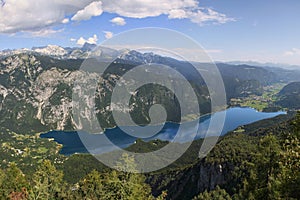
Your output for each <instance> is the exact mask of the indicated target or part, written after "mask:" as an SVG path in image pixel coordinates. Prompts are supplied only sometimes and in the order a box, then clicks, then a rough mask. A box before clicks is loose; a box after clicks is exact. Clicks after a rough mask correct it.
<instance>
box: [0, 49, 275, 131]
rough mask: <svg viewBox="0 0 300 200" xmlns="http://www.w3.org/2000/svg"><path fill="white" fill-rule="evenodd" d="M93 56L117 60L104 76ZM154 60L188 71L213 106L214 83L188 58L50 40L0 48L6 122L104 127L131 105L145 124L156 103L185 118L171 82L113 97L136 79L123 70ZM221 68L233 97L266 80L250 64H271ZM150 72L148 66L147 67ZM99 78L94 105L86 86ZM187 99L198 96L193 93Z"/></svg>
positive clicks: (2, 121)
mask: <svg viewBox="0 0 300 200" xmlns="http://www.w3.org/2000/svg"><path fill="white" fill-rule="evenodd" d="M95 48H96V49H95ZM93 56H97V57H100V58H101V59H102V61H103V63H102V64H103V66H105V65H106V64H107V63H108V62H109V63H111V64H110V68H109V70H106V72H105V75H104V76H103V77H102V76H101V77H100V76H99V75H97V74H96V73H87V72H83V71H82V70H79V69H80V66H81V64H82V63H83V61H84V59H88V60H89V59H91V60H92V57H93ZM112 60H113V62H111V61H112ZM152 63H157V64H159V65H167V66H170V67H172V68H173V69H175V70H177V71H178V72H179V73H180V74H182V75H183V76H184V77H185V79H186V80H188V81H189V82H190V84H191V86H192V87H193V90H194V91H195V93H196V95H197V98H198V102H197V103H199V107H200V111H201V114H205V113H209V112H211V107H210V96H209V93H208V89H207V87H206V85H205V83H204V81H203V79H202V78H201V76H200V78H199V73H198V72H197V70H196V69H195V68H193V67H192V65H191V64H190V63H188V62H183V61H178V60H175V59H173V58H167V57H162V56H159V55H156V54H153V53H140V52H137V51H130V50H120V51H117V50H113V49H110V48H106V47H95V46H94V45H89V44H86V45H84V46H83V47H82V48H62V47H59V46H54V45H48V46H46V47H39V48H33V49H32V50H28V49H20V50H5V51H2V52H0V125H1V126H2V127H6V128H8V129H11V130H14V131H16V132H40V131H45V130H49V129H58V130H66V129H67V130H73V129H81V128H82V127H83V126H84V125H85V127H91V128H92V129H93V124H95V122H96V123H99V124H100V125H101V127H102V128H108V127H113V126H115V125H116V123H115V121H114V119H113V115H112V111H118V112H122V113H125V112H128V111H129V112H130V115H131V117H132V119H133V121H134V122H135V123H137V124H141V125H144V124H148V123H150V116H149V109H150V107H151V106H152V105H154V104H162V105H163V107H164V108H165V110H166V111H167V113H168V116H167V121H174V122H180V120H181V113H180V105H179V102H178V100H176V95H175V94H174V93H173V92H172V90H169V89H168V88H161V87H158V86H153V85H152V86H151V87H150V86H149V85H148V86H145V87H141V88H139V89H138V90H137V91H134V92H133V91H131V93H132V94H131V100H130V101H131V103H130V106H129V107H125V106H124V105H121V104H118V103H111V97H112V92H113V89H114V88H115V86H116V84H117V82H118V81H119V82H121V83H122V84H125V85H127V86H130V85H135V80H134V78H132V79H131V80H123V77H122V76H123V75H124V74H125V73H126V72H128V71H129V70H130V69H132V68H134V67H135V66H137V65H150V64H152ZM201 66H202V64H201ZM100 67H102V65H101V66H100ZM152 67H156V66H155V65H153V66H152ZM199 67H200V66H199ZM203 67H204V68H205V69H206V68H208V69H209V65H206V64H203ZM219 68H220V71H221V74H222V76H223V79H224V83H225V87H226V93H227V96H228V97H235V96H247V95H250V94H252V93H255V94H256V93H259V91H258V88H260V80H252V79H253V78H254V77H251V80H248V79H247V76H245V74H247V73H249V70H250V71H251V72H253V71H256V72H257V73H263V75H262V76H261V77H266V76H267V75H268V74H269V73H268V72H266V70H261V69H257V68H249V67H248V66H247V67H239V70H237V71H238V72H237V73H235V74H234V76H231V75H230V73H229V71H231V70H232V68H233V66H231V67H228V66H227V65H226V66H225V67H224V66H223V67H220V66H219ZM226 68H228V70H226ZM153 69H154V70H153V71H154V72H152V73H153V74H155V77H157V76H161V74H163V75H162V77H159V78H160V79H161V80H171V83H170V82H169V83H168V85H169V87H170V88H176V90H177V91H176V92H177V93H180V95H182V96H184V95H188V94H186V91H183V90H180V88H181V87H177V86H178V85H180V84H181V83H182V82H181V80H182V79H181V80H180V78H178V77H175V78H174V77H173V76H175V75H174V73H169V72H166V73H159V72H158V71H159V70H158V71H157V70H156V71H155V68H153ZM206 71H207V70H206ZM145 73H148V71H147V70H145ZM95 80H96V81H97V82H98V83H100V84H98V85H97V88H93V89H95V90H96V93H95V94H93V95H94V96H95V104H96V105H95V106H94V107H93V105H94V104H93V103H92V102H91V99H90V98H89V97H90V94H85V92H86V91H85V90H86V89H88V91H89V90H91V91H92V88H89V87H90V85H91V84H90V83H92V82H93V81H95ZM74 82H77V83H78V82H79V83H80V85H75V86H74ZM228 88H229V89H228ZM88 91H87V92H88ZM173 91H174V90H173ZM76 95H77V96H76ZM74 96H75V97H77V99H79V100H80V105H79V104H77V103H75V104H73V103H72V97H74ZM187 99H188V101H192V98H187ZM193 103H194V102H188V103H187V105H193ZM74 106H75V107H74ZM76 106H77V107H78V106H80V107H81V108H82V109H81V111H80V112H79V113H75V114H76V115H75V116H80V117H77V118H76V117H75V118H74V115H73V114H74V113H73V110H74V109H72V108H77V107H76ZM222 106H224V105H222ZM187 107H188V106H187ZM188 109H189V110H188V112H187V114H186V115H187V116H188V115H189V114H195V109H193V108H192V107H191V108H188ZM94 111H96V117H95V116H93V115H94V113H92V112H94ZM95 118H96V119H95Z"/></svg>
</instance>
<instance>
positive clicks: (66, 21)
mask: <svg viewBox="0 0 300 200" xmlns="http://www.w3.org/2000/svg"><path fill="white" fill-rule="evenodd" d="M69 22H70V20H69V18H65V19H63V20H62V21H61V23H63V24H67V23H69Z"/></svg>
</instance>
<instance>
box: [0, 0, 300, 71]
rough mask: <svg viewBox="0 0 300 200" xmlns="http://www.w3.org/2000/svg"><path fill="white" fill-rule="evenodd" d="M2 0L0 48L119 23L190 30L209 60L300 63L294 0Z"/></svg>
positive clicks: (71, 41)
mask: <svg viewBox="0 0 300 200" xmlns="http://www.w3.org/2000/svg"><path fill="white" fill-rule="evenodd" d="M37 2H39V3H37ZM74 2H76V3H74ZM1 5H2V6H1ZM0 6H1V7H0V49H1V50H3V49H9V48H10V49H15V48H31V47H33V46H45V45H48V44H54V45H60V46H64V47H65V46H80V45H82V44H83V43H84V42H85V41H89V42H91V43H97V44H101V42H102V41H104V40H105V39H106V37H112V36H113V35H115V34H118V33H121V32H123V31H127V30H131V29H135V28H143V27H161V28H168V29H172V30H176V31H179V32H181V33H183V34H186V35H187V36H189V37H191V38H193V39H194V40H196V41H197V42H199V43H200V44H201V45H202V46H203V47H204V48H205V49H206V50H207V53H208V54H209V55H210V56H211V57H212V58H213V59H214V60H215V61H232V60H240V61H248V60H249V61H250V60H251V61H259V62H273V63H287V64H297V65H300V39H299V36H300V12H299V10H300V1H298V0H286V1H283V0H252V1H242V0H200V1H197V0H160V1H155V0H131V1H127V0H118V1H117V0H100V1H94V0H81V1H79V2H77V1H72V0H65V1H63V3H61V2H59V1H56V0H39V1H36V0H23V1H19V0H2V1H0Z"/></svg>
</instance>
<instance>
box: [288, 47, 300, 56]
mask: <svg viewBox="0 0 300 200" xmlns="http://www.w3.org/2000/svg"><path fill="white" fill-rule="evenodd" d="M284 55H285V56H300V49H297V48H293V49H292V50H290V51H286V52H284Z"/></svg>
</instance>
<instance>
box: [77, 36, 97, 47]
mask: <svg viewBox="0 0 300 200" xmlns="http://www.w3.org/2000/svg"><path fill="white" fill-rule="evenodd" d="M97 42H98V37H97V35H93V37H90V38H88V39H84V38H83V37H80V38H79V39H78V40H77V44H78V45H81V46H82V45H84V44H85V43H89V44H97Z"/></svg>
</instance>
